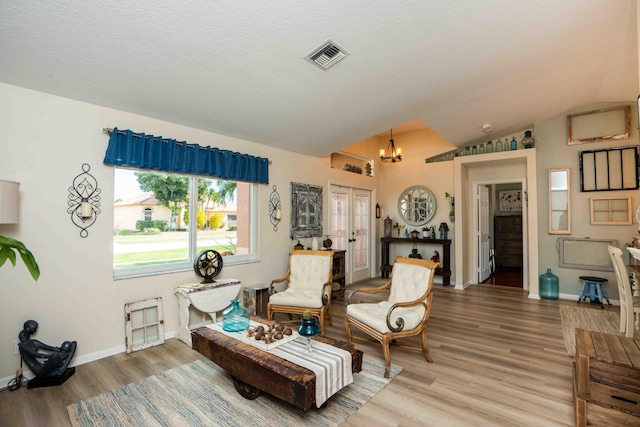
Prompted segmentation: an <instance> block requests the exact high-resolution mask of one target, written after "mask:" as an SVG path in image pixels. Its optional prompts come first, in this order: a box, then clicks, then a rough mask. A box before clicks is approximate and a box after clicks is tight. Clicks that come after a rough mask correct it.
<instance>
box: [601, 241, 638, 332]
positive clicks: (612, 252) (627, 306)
mask: <svg viewBox="0 0 640 427" xmlns="http://www.w3.org/2000/svg"><path fill="white" fill-rule="evenodd" d="M607 250H608V251H609V257H611V263H612V264H613V269H614V271H615V272H616V281H617V282H618V294H619V297H618V298H619V299H620V332H621V333H623V334H625V335H626V337H627V338H633V334H634V332H635V325H634V323H635V322H634V320H635V319H634V318H635V314H638V313H640V298H639V297H634V296H633V293H632V292H631V284H630V283H629V275H628V274H627V268H626V267H625V266H624V261H623V260H622V250H620V249H619V248H616V247H615V246H611V245H609V246H607Z"/></svg>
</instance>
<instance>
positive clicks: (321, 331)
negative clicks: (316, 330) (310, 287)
mask: <svg viewBox="0 0 640 427" xmlns="http://www.w3.org/2000/svg"><path fill="white" fill-rule="evenodd" d="M319 320H320V335H324V311H320V319H319Z"/></svg>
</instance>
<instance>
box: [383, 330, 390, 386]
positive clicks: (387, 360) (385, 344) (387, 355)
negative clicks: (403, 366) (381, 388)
mask: <svg viewBox="0 0 640 427" xmlns="http://www.w3.org/2000/svg"><path fill="white" fill-rule="evenodd" d="M382 353H383V354H384V364H385V369H384V377H385V378H389V373H390V372H391V353H390V352H389V339H388V338H387V337H386V336H385V337H384V338H383V339H382Z"/></svg>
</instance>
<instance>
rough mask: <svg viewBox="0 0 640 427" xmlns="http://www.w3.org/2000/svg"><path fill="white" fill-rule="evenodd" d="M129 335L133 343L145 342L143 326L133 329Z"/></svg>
mask: <svg viewBox="0 0 640 427" xmlns="http://www.w3.org/2000/svg"><path fill="white" fill-rule="evenodd" d="M131 335H132V336H133V345H141V344H144V343H145V342H146V341H145V339H144V328H141V329H134V330H133V331H132V333H131Z"/></svg>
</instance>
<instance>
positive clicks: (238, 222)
mask: <svg viewBox="0 0 640 427" xmlns="http://www.w3.org/2000/svg"><path fill="white" fill-rule="evenodd" d="M114 188H115V191H114V195H115V203H114V215H113V216H114V233H113V235H114V237H113V239H114V240H113V270H114V277H116V278H121V277H132V276H138V275H147V274H157V273H163V272H171V271H182V270H188V269H192V263H193V260H194V259H195V257H196V255H197V254H198V253H200V251H202V250H205V249H214V250H216V251H218V252H220V254H221V255H222V256H223V257H225V258H224V263H225V264H234V263H237V262H244V261H250V260H254V259H256V257H255V251H254V250H253V241H254V237H253V230H254V228H255V227H253V223H254V220H253V219H252V217H254V215H253V212H252V209H253V207H254V206H255V205H256V204H255V203H252V201H253V198H254V197H256V195H255V194H254V185H253V184H249V183H242V182H235V181H222V180H217V179H210V178H201V177H194V176H188V175H177V174H167V173H158V172H151V171H146V170H144V171H143V170H131V169H124V168H115V186H114ZM192 211H193V212H196V215H195V216H193V217H192V215H191V212H192ZM191 242H193V243H191Z"/></svg>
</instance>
